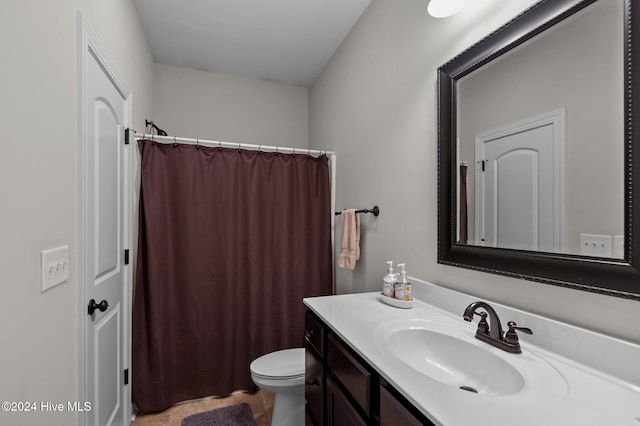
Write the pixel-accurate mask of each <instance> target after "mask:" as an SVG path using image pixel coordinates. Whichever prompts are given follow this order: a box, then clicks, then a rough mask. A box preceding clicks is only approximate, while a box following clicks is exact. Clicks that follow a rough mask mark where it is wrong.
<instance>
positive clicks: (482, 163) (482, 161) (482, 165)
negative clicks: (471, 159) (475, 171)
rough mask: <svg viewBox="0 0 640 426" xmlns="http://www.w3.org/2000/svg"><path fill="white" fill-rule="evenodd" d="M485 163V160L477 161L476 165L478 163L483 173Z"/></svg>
mask: <svg viewBox="0 0 640 426" xmlns="http://www.w3.org/2000/svg"><path fill="white" fill-rule="evenodd" d="M486 162H487V160H480V161H478V163H480V166H481V168H482V171H483V172H484V163H486Z"/></svg>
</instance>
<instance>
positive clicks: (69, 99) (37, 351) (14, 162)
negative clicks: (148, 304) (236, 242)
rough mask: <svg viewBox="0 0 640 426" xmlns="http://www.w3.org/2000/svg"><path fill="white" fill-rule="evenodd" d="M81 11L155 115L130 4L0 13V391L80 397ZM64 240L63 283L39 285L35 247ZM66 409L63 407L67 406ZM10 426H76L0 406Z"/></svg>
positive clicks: (136, 120) (147, 58)
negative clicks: (66, 271) (78, 20)
mask: <svg viewBox="0 0 640 426" xmlns="http://www.w3.org/2000/svg"><path fill="white" fill-rule="evenodd" d="M77 11H82V12H83V13H84V14H85V16H86V17H87V20H88V21H89V23H90V24H91V26H92V27H93V29H94V30H95V32H96V34H97V35H98V38H99V39H100V41H101V42H102V44H103V46H104V47H105V49H106V50H107V51H108V52H109V54H110V56H111V58H112V59H113V62H114V63H115V65H116V66H117V68H118V70H119V71H120V73H121V74H122V76H123V77H124V79H125V80H126V82H127V84H128V85H129V87H130V88H131V90H132V91H133V92H134V96H133V123H132V124H133V127H134V128H138V129H141V128H143V127H144V118H145V117H147V116H149V114H150V112H151V99H150V96H151V85H150V83H151V78H152V60H151V55H150V53H149V50H148V48H147V44H146V41H145V39H144V37H143V35H142V30H141V28H140V24H139V22H138V19H137V15H136V12H135V10H134V8H133V5H132V3H131V1H130V0H110V1H94V0H66V1H46V0H21V1H6V2H3V3H2V12H1V13H0V51H1V52H2V68H1V71H0V75H1V78H2V81H1V82H0V99H1V100H2V102H1V103H0V117H1V118H0V122H1V123H2V126H1V127H2V136H3V138H2V140H3V142H2V148H3V150H2V155H1V156H0V194H1V196H2V210H1V212H0V218H1V220H0V235H1V237H0V238H1V240H2V245H1V246H0V259H2V260H0V265H2V267H1V268H0V324H2V329H1V330H0V342H2V349H1V350H0V378H1V379H0V395H2V400H3V401H52V402H55V403H64V404H66V401H76V400H77V397H78V392H77V389H76V388H77V386H76V383H77V353H78V347H77V324H76V322H77V321H76V315H77V314H78V312H79V308H78V304H79V302H78V301H77V300H76V292H77V285H78V284H77V281H76V270H77V263H76V262H77V260H76V259H77V253H76V250H77V247H76V239H77V209H78V206H77V198H78V197H77V192H78V191H77V173H76V170H77V164H76V155H77V154H76V153H77V145H78V141H77V132H78V129H77V122H78V117H77V115H78V114H77V108H78V106H77V96H78V90H77V85H78V83H77V78H78V75H77V34H76V27H77V26H76V12H77ZM65 244H68V245H69V247H70V268H71V269H70V280H69V281H68V282H67V283H64V284H62V285H60V286H57V287H55V288H53V289H51V290H49V291H47V292H46V293H41V292H40V288H41V286H40V251H41V250H43V249H48V248H53V247H58V246H60V245H65ZM65 406H66V405H65ZM0 423H2V424H11V425H36V424H39V425H44V424H46V425H53V426H55V425H60V426H67V425H73V424H76V415H75V414H74V413H69V412H63V413H55V414H51V413H42V412H38V413H29V414H17V415H13V414H11V413H0Z"/></svg>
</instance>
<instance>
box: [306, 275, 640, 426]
mask: <svg viewBox="0 0 640 426" xmlns="http://www.w3.org/2000/svg"><path fill="white" fill-rule="evenodd" d="M415 285H416V284H415V281H414V288H415ZM414 294H415V291H414ZM379 298H380V294H379V293H378V292H375V293H360V294H346V295H338V296H325V297H314V298H307V299H304V303H305V305H306V306H307V307H308V308H309V309H311V310H312V311H313V312H314V313H316V314H317V315H318V316H319V317H320V318H321V319H322V320H323V321H324V322H325V323H326V324H328V325H329V326H330V327H331V328H332V329H333V331H334V332H335V333H336V334H338V335H339V336H340V337H341V338H342V339H343V340H344V341H346V342H347V343H348V344H349V345H350V346H351V347H352V348H353V349H354V350H355V351H356V352H357V353H358V354H359V355H360V356H361V357H362V358H363V359H365V360H366V361H367V362H368V363H369V364H370V365H371V366H372V367H373V368H375V369H376V371H377V372H378V373H379V374H380V375H381V376H382V377H384V378H385V379H386V380H387V381H388V382H389V383H390V384H391V385H393V387H394V388H396V389H397V390H398V391H399V392H400V393H402V394H403V395H404V396H405V397H406V398H407V399H408V400H409V401H411V403H413V404H414V405H415V406H416V407H417V408H418V409H419V410H420V411H421V412H422V413H423V414H425V415H426V416H427V417H428V418H429V419H431V421H433V422H434V423H436V424H437V425H442V426H457V425H468V424H474V425H492V426H495V425H504V426H512V425H519V426H527V425H530V426H540V425H545V426H553V425H557V426H571V425H580V426H587V425H593V426H608V425H611V426H640V386H638V384H637V383H635V384H634V382H632V381H625V380H622V379H620V378H619V377H616V376H614V375H612V374H608V373H605V372H602V371H599V370H597V369H595V368H592V367H589V366H587V365H585V364H583V363H579V362H576V361H574V360H571V359H569V358H567V357H564V356H561V355H558V354H557V353H555V352H551V351H549V350H548V349H545V348H542V347H540V346H537V345H534V344H533V343H530V342H528V341H527V340H526V337H529V336H525V337H524V338H523V337H521V339H520V341H521V346H522V351H523V353H522V354H508V353H506V352H504V351H502V350H500V349H497V348H493V347H491V346H489V345H486V343H483V342H480V341H479V340H477V339H475V340H477V342H478V344H483V345H486V346H487V350H489V351H493V352H494V353H496V351H497V355H499V356H501V357H503V359H509V358H508V357H522V358H518V359H515V361H517V362H518V363H520V366H521V368H522V369H523V370H526V363H527V359H528V357H532V356H536V357H538V358H542V359H543V360H544V361H546V362H547V363H548V364H550V365H551V367H552V368H553V369H555V370H557V372H559V373H560V375H559V376H558V377H561V378H563V379H561V380H560V381H559V382H554V383H553V384H549V385H548V386H542V387H540V386H538V389H537V391H534V392H532V391H531V390H530V389H527V388H525V389H524V390H523V391H521V392H518V393H515V394H513V395H507V396H490V395H482V394H481V393H471V392H467V391H463V390H460V389H458V388H456V387H453V386H449V385H446V384H443V383H441V382H438V381H436V380H432V379H428V378H426V377H425V376H422V375H420V374H416V373H413V374H412V370H411V369H410V368H408V367H407V366H406V365H404V364H402V363H400V362H399V361H397V360H395V359H393V358H391V357H390V356H389V354H388V352H385V348H383V347H381V345H380V341H379V339H376V338H375V337H374V336H376V334H378V335H379V333H380V330H381V327H382V326H383V325H385V324H390V323H393V322H398V321H419V320H424V321H438V322H439V323H441V324H442V323H447V324H450V325H452V326H454V327H456V328H457V329H460V328H462V332H463V333H465V334H468V336H471V337H472V336H473V335H474V334H475V330H476V325H477V324H476V322H475V321H474V322H473V323H468V322H466V321H463V319H462V312H463V311H464V308H465V307H466V306H467V305H466V304H464V305H461V306H460V308H459V310H460V313H459V314H457V315H455V314H453V313H451V312H448V311H446V310H443V309H440V308H438V307H436V306H434V305H430V304H427V303H424V302H421V301H420V300H418V299H416V300H415V302H416V303H415V304H414V307H413V308H412V309H399V308H396V307H393V306H389V305H387V304H384V303H382V302H381V301H380V299H379ZM474 300H479V299H474ZM489 303H490V304H491V305H492V306H494V305H493V303H491V302H490V301H489ZM494 307H495V306H494ZM514 312H515V311H514ZM517 312H520V311H517ZM498 314H499V315H500V319H501V322H502V323H503V327H505V329H506V323H507V321H510V320H512V319H516V318H512V317H509V314H511V312H509V313H506V314H505V313H504V312H501V311H500V310H498ZM514 315H515V316H517V317H518V318H517V319H516V320H517V322H518V323H519V324H520V325H523V326H528V325H529V324H527V323H526V322H525V321H523V320H522V318H523V316H522V313H521V312H520V314H519V315H518V314H517V313H516V314H514ZM531 321H533V319H532V320H531ZM553 324H554V322H553V321H549V322H548V323H544V322H540V321H539V320H538V321H537V322H536V326H538V327H540V328H542V327H544V328H545V329H544V330H543V333H542V334H543V335H547V336H549V337H551V338H553V334H554V333H553V328H554V325H553ZM531 328H533V331H534V335H535V333H536V328H534V327H533V326H532V327H531ZM583 332H586V333H589V332H588V331H586V330H584V331H583ZM623 343H624V344H625V345H631V347H630V348H625V349H624V350H625V351H626V352H625V356H626V357H628V354H629V353H631V354H637V355H639V356H638V357H637V358H635V361H632V363H633V364H634V366H633V369H636V370H637V369H640V345H635V344H632V343H628V342H623ZM582 350H583V351H594V352H598V351H599V350H600V347H597V346H596V347H583V348H582ZM595 355H596V357H597V354H595ZM505 357H507V358H505ZM609 362H610V363H617V362H618V360H617V359H610V360H609ZM522 372H523V373H526V371H522ZM525 375H526V374H525ZM634 377H637V375H635V376H634ZM545 387H546V388H548V389H544V388H545ZM540 388H542V392H541V389H540Z"/></svg>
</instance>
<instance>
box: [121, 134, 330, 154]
mask: <svg viewBox="0 0 640 426" xmlns="http://www.w3.org/2000/svg"><path fill="white" fill-rule="evenodd" d="M127 130H130V131H132V132H134V137H135V138H138V139H152V140H155V141H156V142H159V143H188V144H191V145H193V144H195V145H200V144H203V145H204V146H214V147H216V146H219V147H223V148H238V149H240V148H243V149H250V150H254V151H270V152H281V153H283V154H286V153H291V154H309V155H311V154H317V155H323V154H326V155H335V151H324V150H317V149H306V148H289V147H282V146H271V145H254V144H249V143H240V142H225V141H212V140H207V139H191V138H182V137H176V136H159V135H154V134H148V133H138V132H136V131H135V130H133V129H127Z"/></svg>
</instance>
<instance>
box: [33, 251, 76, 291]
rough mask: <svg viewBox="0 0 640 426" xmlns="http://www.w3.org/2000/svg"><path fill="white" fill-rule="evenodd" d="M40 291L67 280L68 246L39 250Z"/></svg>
mask: <svg viewBox="0 0 640 426" xmlns="http://www.w3.org/2000/svg"><path fill="white" fill-rule="evenodd" d="M40 262H41V272H42V293H44V292H45V291H47V290H49V289H50V288H53V287H55V286H57V285H60V284H62V283H64V282H66V281H68V280H69V246H62V247H58V248H54V249H49V250H42V251H41V252H40Z"/></svg>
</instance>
